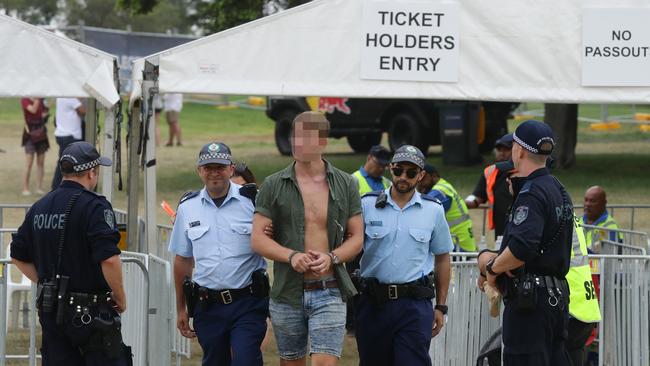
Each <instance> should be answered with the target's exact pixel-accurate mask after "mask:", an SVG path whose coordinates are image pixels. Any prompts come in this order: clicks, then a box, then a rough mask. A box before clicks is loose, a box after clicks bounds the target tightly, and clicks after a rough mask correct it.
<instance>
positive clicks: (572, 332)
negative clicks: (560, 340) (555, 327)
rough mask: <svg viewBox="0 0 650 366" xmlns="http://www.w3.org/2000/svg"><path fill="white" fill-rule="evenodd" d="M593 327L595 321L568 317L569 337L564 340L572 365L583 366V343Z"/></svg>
mask: <svg viewBox="0 0 650 366" xmlns="http://www.w3.org/2000/svg"><path fill="white" fill-rule="evenodd" d="M595 327H596V324H595V323H583V322H581V321H580V320H578V319H576V318H571V319H569V339H567V341H566V348H567V351H569V356H570V357H571V361H572V362H573V366H584V364H585V343H586V342H587V340H588V339H589V336H590V335H591V332H593V330H594V328H595Z"/></svg>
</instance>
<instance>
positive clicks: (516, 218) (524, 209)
mask: <svg viewBox="0 0 650 366" xmlns="http://www.w3.org/2000/svg"><path fill="white" fill-rule="evenodd" d="M526 218H528V206H519V207H517V209H515V214H514V215H513V218H512V223H513V224H515V225H519V224H521V223H522V222H524V221H526Z"/></svg>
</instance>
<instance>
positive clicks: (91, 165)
mask: <svg viewBox="0 0 650 366" xmlns="http://www.w3.org/2000/svg"><path fill="white" fill-rule="evenodd" d="M100 160H101V157H99V158H97V159H95V160H93V161H90V162H88V163H83V164H81V165H75V166H73V167H72V169H74V171H75V172H83V171H84V170H88V169H92V168H94V167H96V166H97V165H99V161H100Z"/></svg>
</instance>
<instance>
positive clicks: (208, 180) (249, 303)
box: [169, 142, 269, 366]
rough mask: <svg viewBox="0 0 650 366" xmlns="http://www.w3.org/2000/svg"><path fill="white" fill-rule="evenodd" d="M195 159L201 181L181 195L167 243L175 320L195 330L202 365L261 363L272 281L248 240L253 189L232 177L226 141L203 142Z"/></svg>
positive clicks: (180, 326) (191, 334)
mask: <svg viewBox="0 0 650 366" xmlns="http://www.w3.org/2000/svg"><path fill="white" fill-rule="evenodd" d="M197 165H198V167H197V172H198V174H199V177H201V180H202V181H203V184H204V187H203V189H201V190H200V191H198V192H188V193H186V194H185V195H184V196H183V198H181V201H180V204H179V206H178V210H177V213H176V221H175V222H174V229H173V231H172V235H171V241H170V244H169V251H170V252H172V253H174V254H176V257H175V259H174V280H175V285H176V310H177V313H178V323H177V326H178V329H179V330H180V331H181V333H182V334H183V336H185V337H188V338H193V337H195V336H196V337H198V340H199V344H200V345H201V348H202V349H203V365H242V366H251V365H262V353H261V352H260V344H261V343H262V339H263V338H264V335H265V333H266V317H267V315H268V307H269V302H268V289H269V284H268V278H267V277H266V271H265V268H266V262H265V261H264V259H263V258H262V257H260V256H259V255H257V254H255V253H254V252H253V251H252V250H251V245H250V239H251V229H252V222H253V211H254V193H256V191H253V192H251V191H249V190H247V189H246V188H245V187H242V186H240V185H238V184H235V183H233V182H231V181H230V178H231V177H232V175H233V172H234V166H233V164H232V155H231V152H230V148H229V147H228V146H226V145H225V144H223V143H220V142H213V143H209V144H206V145H205V146H203V148H202V149H201V151H200V152H199V157H198V161H197ZM193 267H195V268H194V273H192V269H193ZM189 277H191V278H192V280H191V281H189V280H187V281H186V278H189ZM192 316H193V317H194V323H193V325H194V329H192V328H190V324H189V318H190V317H192Z"/></svg>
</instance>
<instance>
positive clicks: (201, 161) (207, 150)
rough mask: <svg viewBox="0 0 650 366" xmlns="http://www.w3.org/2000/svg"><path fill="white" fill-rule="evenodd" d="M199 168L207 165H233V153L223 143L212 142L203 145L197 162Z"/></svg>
mask: <svg viewBox="0 0 650 366" xmlns="http://www.w3.org/2000/svg"><path fill="white" fill-rule="evenodd" d="M196 164H197V165H198V166H203V165H206V164H223V165H230V164H232V153H231V152H230V148H229V147H228V145H226V144H224V143H223V142H211V143H209V144H205V145H203V147H202V148H201V151H200V152H199V158H198V160H197V162H196Z"/></svg>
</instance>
